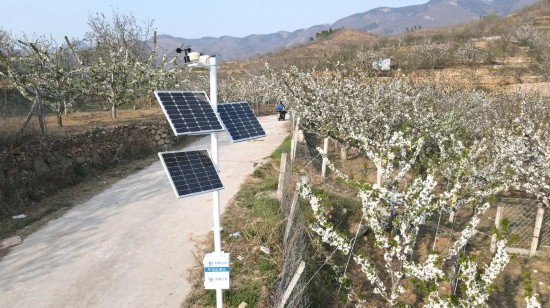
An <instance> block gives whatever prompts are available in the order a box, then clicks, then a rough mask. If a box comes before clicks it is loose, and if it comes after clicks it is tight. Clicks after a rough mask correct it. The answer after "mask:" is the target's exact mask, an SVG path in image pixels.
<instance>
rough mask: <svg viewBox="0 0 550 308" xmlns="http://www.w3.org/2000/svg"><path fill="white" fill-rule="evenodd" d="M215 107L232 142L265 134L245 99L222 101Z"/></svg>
mask: <svg viewBox="0 0 550 308" xmlns="http://www.w3.org/2000/svg"><path fill="white" fill-rule="evenodd" d="M217 107H218V113H219V116H220V119H221V121H222V123H223V126H224V128H225V130H226V131H227V134H228V135H229V138H230V139H231V141H232V142H241V141H246V140H251V139H256V138H261V137H265V136H267V134H266V132H265V130H264V128H263V127H262V125H261V124H260V121H258V118H257V117H256V114H255V113H254V111H253V110H252V108H251V107H250V104H248V102H247V101H240V102H231V103H223V104H219V105H218V106H217ZM243 130H244V131H243Z"/></svg>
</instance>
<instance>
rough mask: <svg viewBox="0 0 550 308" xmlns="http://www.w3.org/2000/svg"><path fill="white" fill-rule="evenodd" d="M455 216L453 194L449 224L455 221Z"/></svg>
mask: <svg viewBox="0 0 550 308" xmlns="http://www.w3.org/2000/svg"><path fill="white" fill-rule="evenodd" d="M455 214H456V194H453V198H452V200H451V213H449V222H453V221H455ZM499 223H500V222H499Z"/></svg>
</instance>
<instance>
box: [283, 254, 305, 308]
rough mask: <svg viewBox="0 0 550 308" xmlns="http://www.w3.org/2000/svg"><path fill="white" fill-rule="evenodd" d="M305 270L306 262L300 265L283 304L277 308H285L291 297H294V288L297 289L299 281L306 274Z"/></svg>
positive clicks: (284, 296) (301, 262)
mask: <svg viewBox="0 0 550 308" xmlns="http://www.w3.org/2000/svg"><path fill="white" fill-rule="evenodd" d="M305 268H306V263H305V262H304V261H300V265H299V266H298V269H297V270H296V272H295V273H294V276H292V280H290V283H289V285H288V288H286V290H285V293H283V298H282V300H281V302H280V303H279V304H278V305H277V308H283V307H285V305H286V302H287V301H288V299H289V298H290V295H292V291H294V288H295V287H296V284H297V283H298V280H300V276H302V273H303V272H304V269H305Z"/></svg>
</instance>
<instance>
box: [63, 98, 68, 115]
mask: <svg viewBox="0 0 550 308" xmlns="http://www.w3.org/2000/svg"><path fill="white" fill-rule="evenodd" d="M63 113H64V114H65V115H67V114H68V113H69V106H67V100H63Z"/></svg>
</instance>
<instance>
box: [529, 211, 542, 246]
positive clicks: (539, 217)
mask: <svg viewBox="0 0 550 308" xmlns="http://www.w3.org/2000/svg"><path fill="white" fill-rule="evenodd" d="M543 217H544V207H542V206H539V208H538V209H537V218H536V219H535V229H533V239H532V240H531V249H530V250H529V256H530V257H532V256H534V255H535V254H536V252H537V247H538V246H539V237H540V229H541V227H542V218H543Z"/></svg>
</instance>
